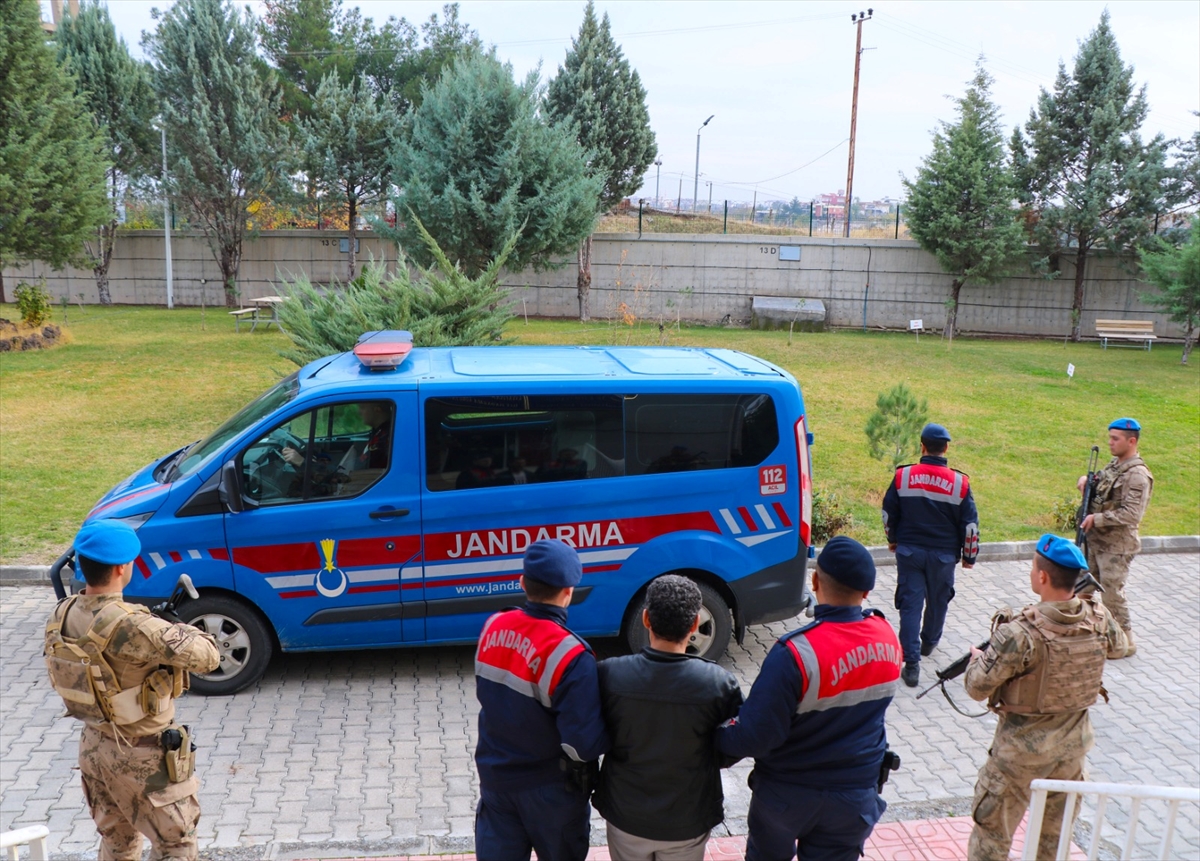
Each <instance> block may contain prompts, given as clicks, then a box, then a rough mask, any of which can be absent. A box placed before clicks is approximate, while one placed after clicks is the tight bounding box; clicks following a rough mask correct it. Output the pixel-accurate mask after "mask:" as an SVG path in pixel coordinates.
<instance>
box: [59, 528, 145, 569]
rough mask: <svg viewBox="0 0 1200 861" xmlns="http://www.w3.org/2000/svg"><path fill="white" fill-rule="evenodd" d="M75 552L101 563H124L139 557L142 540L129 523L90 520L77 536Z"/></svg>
mask: <svg viewBox="0 0 1200 861" xmlns="http://www.w3.org/2000/svg"><path fill="white" fill-rule="evenodd" d="M75 552H76V553H77V554H79V555H80V556H86V557H87V558H88V559H92V560H94V561H96V562H99V563H100V564H101V565H124V564H125V563H126V562H132V561H133V560H134V559H137V558H138V554H139V553H141V552H142V542H141V541H139V540H138V537H137V533H136V532H134V531H133V527H132V526H130V525H129V524H128V523H125V522H123V521H120V520H89V521H88V522H87V523H85V524H84V525H83V528H82V529H80V530H79V534H78V535H76V536H75Z"/></svg>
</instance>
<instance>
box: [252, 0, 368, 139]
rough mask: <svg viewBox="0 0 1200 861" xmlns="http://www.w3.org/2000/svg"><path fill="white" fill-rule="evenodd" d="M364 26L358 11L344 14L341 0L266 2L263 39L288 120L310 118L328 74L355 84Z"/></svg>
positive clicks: (260, 26)
mask: <svg viewBox="0 0 1200 861" xmlns="http://www.w3.org/2000/svg"><path fill="white" fill-rule="evenodd" d="M360 25H361V19H360V18H359V16H358V10H357V9H356V10H354V11H353V12H344V11H342V0H264V2H263V14H262V18H261V19H260V20H259V24H258V30H259V37H260V38H261V40H262V48H263V53H264V54H265V55H266V57H267V59H268V60H269V61H270V62H271V64H272V65H273V66H274V67H275V68H276V69H278V70H279V83H280V89H281V91H282V92H281V98H280V106H281V108H282V109H283V114H284V117H286V118H290V119H300V118H305V117H308V116H309V115H310V114H311V113H312V108H313V104H312V103H313V100H314V99H315V98H316V97H317V90H318V89H319V88H320V86H321V83H322V82H323V81H324V80H325V79H326V78H327V77H329V76H330V75H335V76H336V77H337V79H338V80H339V81H340V82H341V83H343V84H348V83H350V82H351V81H353V80H354V78H355V73H354V71H355V70H354V67H355V63H356V62H357V49H358V47H359V46H358V45H357V44H356V36H357V35H358V34H359V33H360V32H361V26H360Z"/></svg>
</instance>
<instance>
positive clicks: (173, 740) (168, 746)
mask: <svg viewBox="0 0 1200 861" xmlns="http://www.w3.org/2000/svg"><path fill="white" fill-rule="evenodd" d="M162 746H163V751H165V753H166V760H167V777H169V778H170V780H171V782H172V783H182V782H183V781H185V780H187V779H188V778H189V777H191V776H192V773H193V772H194V771H195V770H196V756H195V753H196V745H194V744H192V736H191V733H190V732H189V731H188V728H187V727H186V726H177V727H176V726H173V727H170V728H169V729H165V730H163V734H162Z"/></svg>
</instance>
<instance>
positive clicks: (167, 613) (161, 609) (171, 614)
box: [150, 603, 183, 625]
mask: <svg viewBox="0 0 1200 861" xmlns="http://www.w3.org/2000/svg"><path fill="white" fill-rule="evenodd" d="M150 612H151V613H153V614H154V615H155V616H158V618H160V619H162V620H163V621H164V622H170V623H171V624H172V625H182V624H183V619H181V618H179V614H178V613H176V612H175V611H174V610H172V609H170V608H168V607H167V605H166V604H165V603H163V604H158V605H156V606H154V607H151V608H150Z"/></svg>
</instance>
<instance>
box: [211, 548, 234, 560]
mask: <svg viewBox="0 0 1200 861" xmlns="http://www.w3.org/2000/svg"><path fill="white" fill-rule="evenodd" d="M208 555H209V556H211V557H212V558H213V559H220V560H221V561H222V562H228V561H229V551H228V550H226V549H225V548H224V547H214V548H212V549H211V550H209V551H208Z"/></svg>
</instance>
